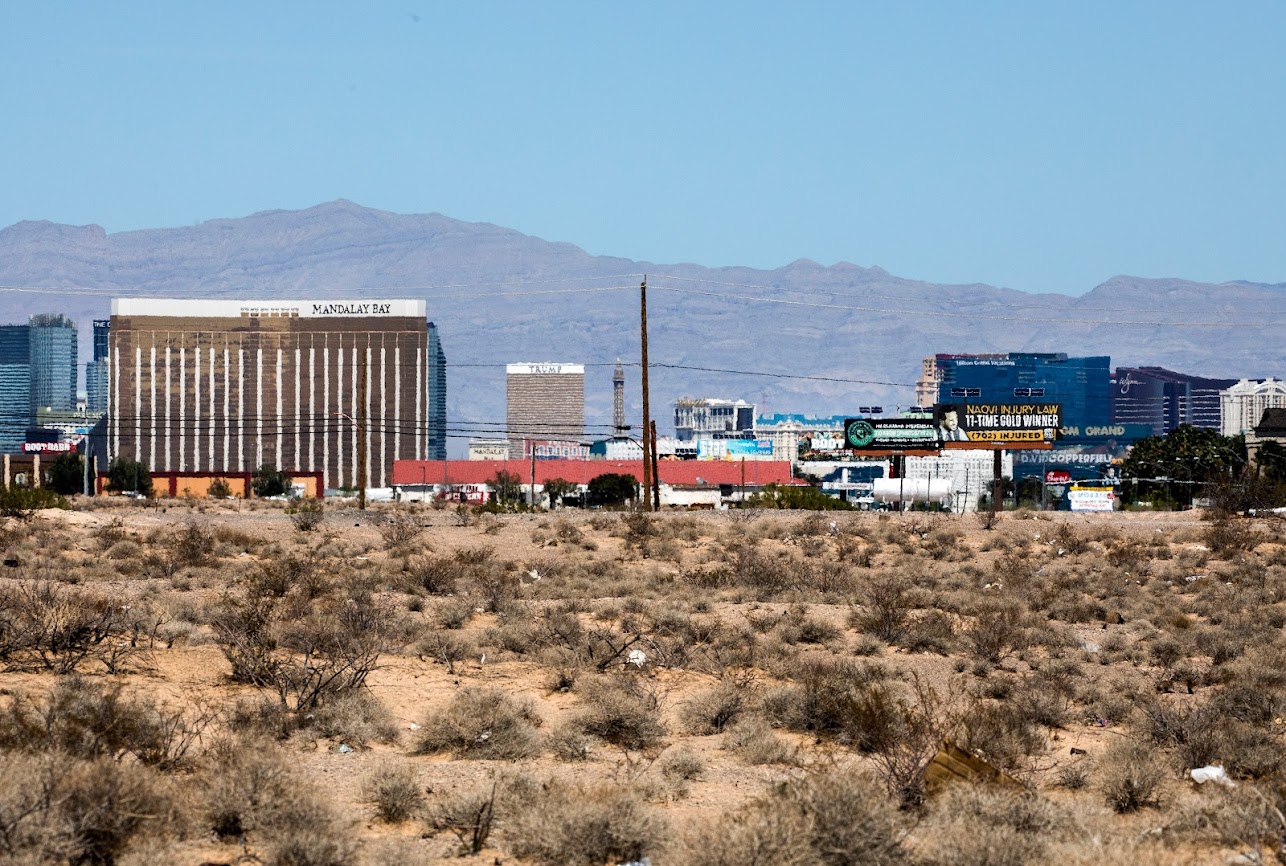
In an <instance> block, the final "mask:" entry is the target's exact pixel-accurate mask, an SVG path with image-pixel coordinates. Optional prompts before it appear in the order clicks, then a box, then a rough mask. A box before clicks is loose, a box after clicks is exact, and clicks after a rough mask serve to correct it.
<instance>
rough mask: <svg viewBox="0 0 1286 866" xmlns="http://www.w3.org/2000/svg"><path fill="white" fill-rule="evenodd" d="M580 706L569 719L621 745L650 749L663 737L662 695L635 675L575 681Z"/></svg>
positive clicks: (586, 729)
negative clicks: (582, 681)
mask: <svg viewBox="0 0 1286 866" xmlns="http://www.w3.org/2000/svg"><path fill="white" fill-rule="evenodd" d="M576 690H577V692H578V693H579V694H580V697H581V709H580V711H579V712H578V713H577V714H576V716H575V718H574V719H573V721H572V724H573V726H574V727H575V728H576V729H577V730H579V731H580V732H581V733H583V734H587V735H590V736H593V737H597V738H598V739H600V740H603V741H604V742H607V743H611V744H612V745H614V746H619V747H620V748H622V749H627V750H631V751H640V750H645V749H651V748H653V747H655V746H657V745H659V744H660V743H661V741H662V740H663V739H664V738H665V735H666V729H665V725H664V723H663V722H662V721H661V710H662V706H663V703H664V695H663V693H662V692H661V691H660V690H659V688H658V687H657V686H656V685H655V684H654V683H650V682H644V681H642V680H640V679H639V678H638V677H632V676H626V675H618V676H609V677H598V678H595V679H592V680H588V681H584V684H583V685H582V684H581V682H578V683H577V686H576Z"/></svg>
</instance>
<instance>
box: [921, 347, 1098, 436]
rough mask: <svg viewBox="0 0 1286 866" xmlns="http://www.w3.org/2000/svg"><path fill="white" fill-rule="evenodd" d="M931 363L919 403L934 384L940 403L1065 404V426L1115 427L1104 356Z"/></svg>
mask: <svg viewBox="0 0 1286 866" xmlns="http://www.w3.org/2000/svg"><path fill="white" fill-rule="evenodd" d="M929 360H930V359H926V363H925V365H924V372H923V373H922V376H921V384H920V385H919V386H917V388H916V394H917V402H920V401H923V400H924V399H926V397H927V394H928V392H929V391H930V390H931V389H932V387H933V386H935V385H936V387H937V400H936V402H938V403H965V402H968V403H1061V404H1062V407H1063V425H1064V426H1073V427H1086V426H1106V425H1108V424H1110V423H1111V420H1112V387H1111V384H1110V376H1109V370H1108V366H1109V364H1110V359H1109V358H1108V357H1107V356H1106V355H1095V356H1091V357H1084V358H1069V357H1068V356H1067V355H1066V354H1064V353H1049V352H1008V353H1004V354H987V355H934V356H933V358H932V359H931V360H932V364H930V363H928V361H929ZM921 405H924V404H923V403H922V402H921Z"/></svg>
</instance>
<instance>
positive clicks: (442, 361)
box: [424, 322, 447, 460]
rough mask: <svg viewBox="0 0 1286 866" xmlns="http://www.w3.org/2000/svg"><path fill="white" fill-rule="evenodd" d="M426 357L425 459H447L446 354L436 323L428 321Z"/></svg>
mask: <svg viewBox="0 0 1286 866" xmlns="http://www.w3.org/2000/svg"><path fill="white" fill-rule="evenodd" d="M428 355H429V359H428V366H429V369H428V379H429V382H428V385H429V395H428V401H429V404H428V409H429V411H428V419H427V420H428V431H427V432H428V435H427V436H426V439H425V454H424V458H425V459H426V460H446V459H447V356H446V353H445V352H443V351H442V339H441V337H440V336H439V335H438V328H437V325H435V324H433V323H432V322H429V352H428Z"/></svg>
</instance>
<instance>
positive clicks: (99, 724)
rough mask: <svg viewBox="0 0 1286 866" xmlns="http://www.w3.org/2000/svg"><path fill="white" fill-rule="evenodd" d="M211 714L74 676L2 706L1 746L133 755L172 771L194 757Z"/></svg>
mask: <svg viewBox="0 0 1286 866" xmlns="http://www.w3.org/2000/svg"><path fill="white" fill-rule="evenodd" d="M213 716H214V713H213V712H212V711H208V710H207V711H204V712H202V711H201V710H200V709H199V708H198V709H196V710H195V711H194V712H193V713H192V714H191V715H190V716H185V714H184V713H183V712H182V711H179V710H172V709H169V708H166V707H161V706H157V705H156V704H153V703H152V702H151V701H148V700H146V699H143V698H137V697H127V696H126V695H125V694H124V690H123V688H122V687H121V686H120V685H116V684H110V683H102V682H98V681H94V680H85V679H80V678H76V677H73V678H69V679H65V680H62V681H60V682H58V683H57V684H56V685H55V686H54V688H53V690H52V691H51V692H50V693H49V695H48V697H46V698H24V697H17V696H15V697H12V698H10V699H9V700H8V702H7V704H6V705H5V706H4V708H3V710H0V749H4V750H22V751H29V752H41V751H44V752H60V753H62V754H66V755H72V756H75V757H79V758H87V759H94V758H106V759H110V760H121V759H122V758H124V757H125V756H131V757H133V758H134V759H136V760H137V761H139V762H140V763H143V764H146V765H149V766H153V767H157V768H158V769H161V770H173V769H176V768H178V767H180V766H183V765H184V764H186V763H187V762H188V761H189V760H190V759H191V758H192V757H193V752H194V749H195V746H196V744H197V741H198V740H199V739H200V737H201V733H202V732H203V731H204V730H205V727H206V725H207V724H209V722H210V721H211V720H212V719H213Z"/></svg>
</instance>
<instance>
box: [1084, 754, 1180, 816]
mask: <svg viewBox="0 0 1286 866" xmlns="http://www.w3.org/2000/svg"><path fill="white" fill-rule="evenodd" d="M1164 778H1165V770H1164V768H1163V766H1162V764H1161V761H1160V758H1159V757H1158V756H1157V755H1156V753H1155V751H1154V750H1153V749H1152V747H1151V746H1149V745H1148V744H1146V743H1143V742H1141V741H1139V740H1131V739H1126V740H1117V741H1116V742H1114V743H1112V745H1111V746H1109V747H1108V749H1107V751H1106V752H1104V753H1103V758H1102V760H1101V761H1100V762H1099V782H1100V784H1101V785H1102V789H1103V796H1104V798H1105V799H1106V800H1107V804H1108V805H1109V806H1111V807H1112V808H1113V809H1114V810H1116V811H1117V812H1137V811H1138V810H1139V809H1142V808H1143V807H1144V806H1152V805H1156V803H1157V789H1158V788H1160V786H1161V782H1162V781H1163V780H1164Z"/></svg>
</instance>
